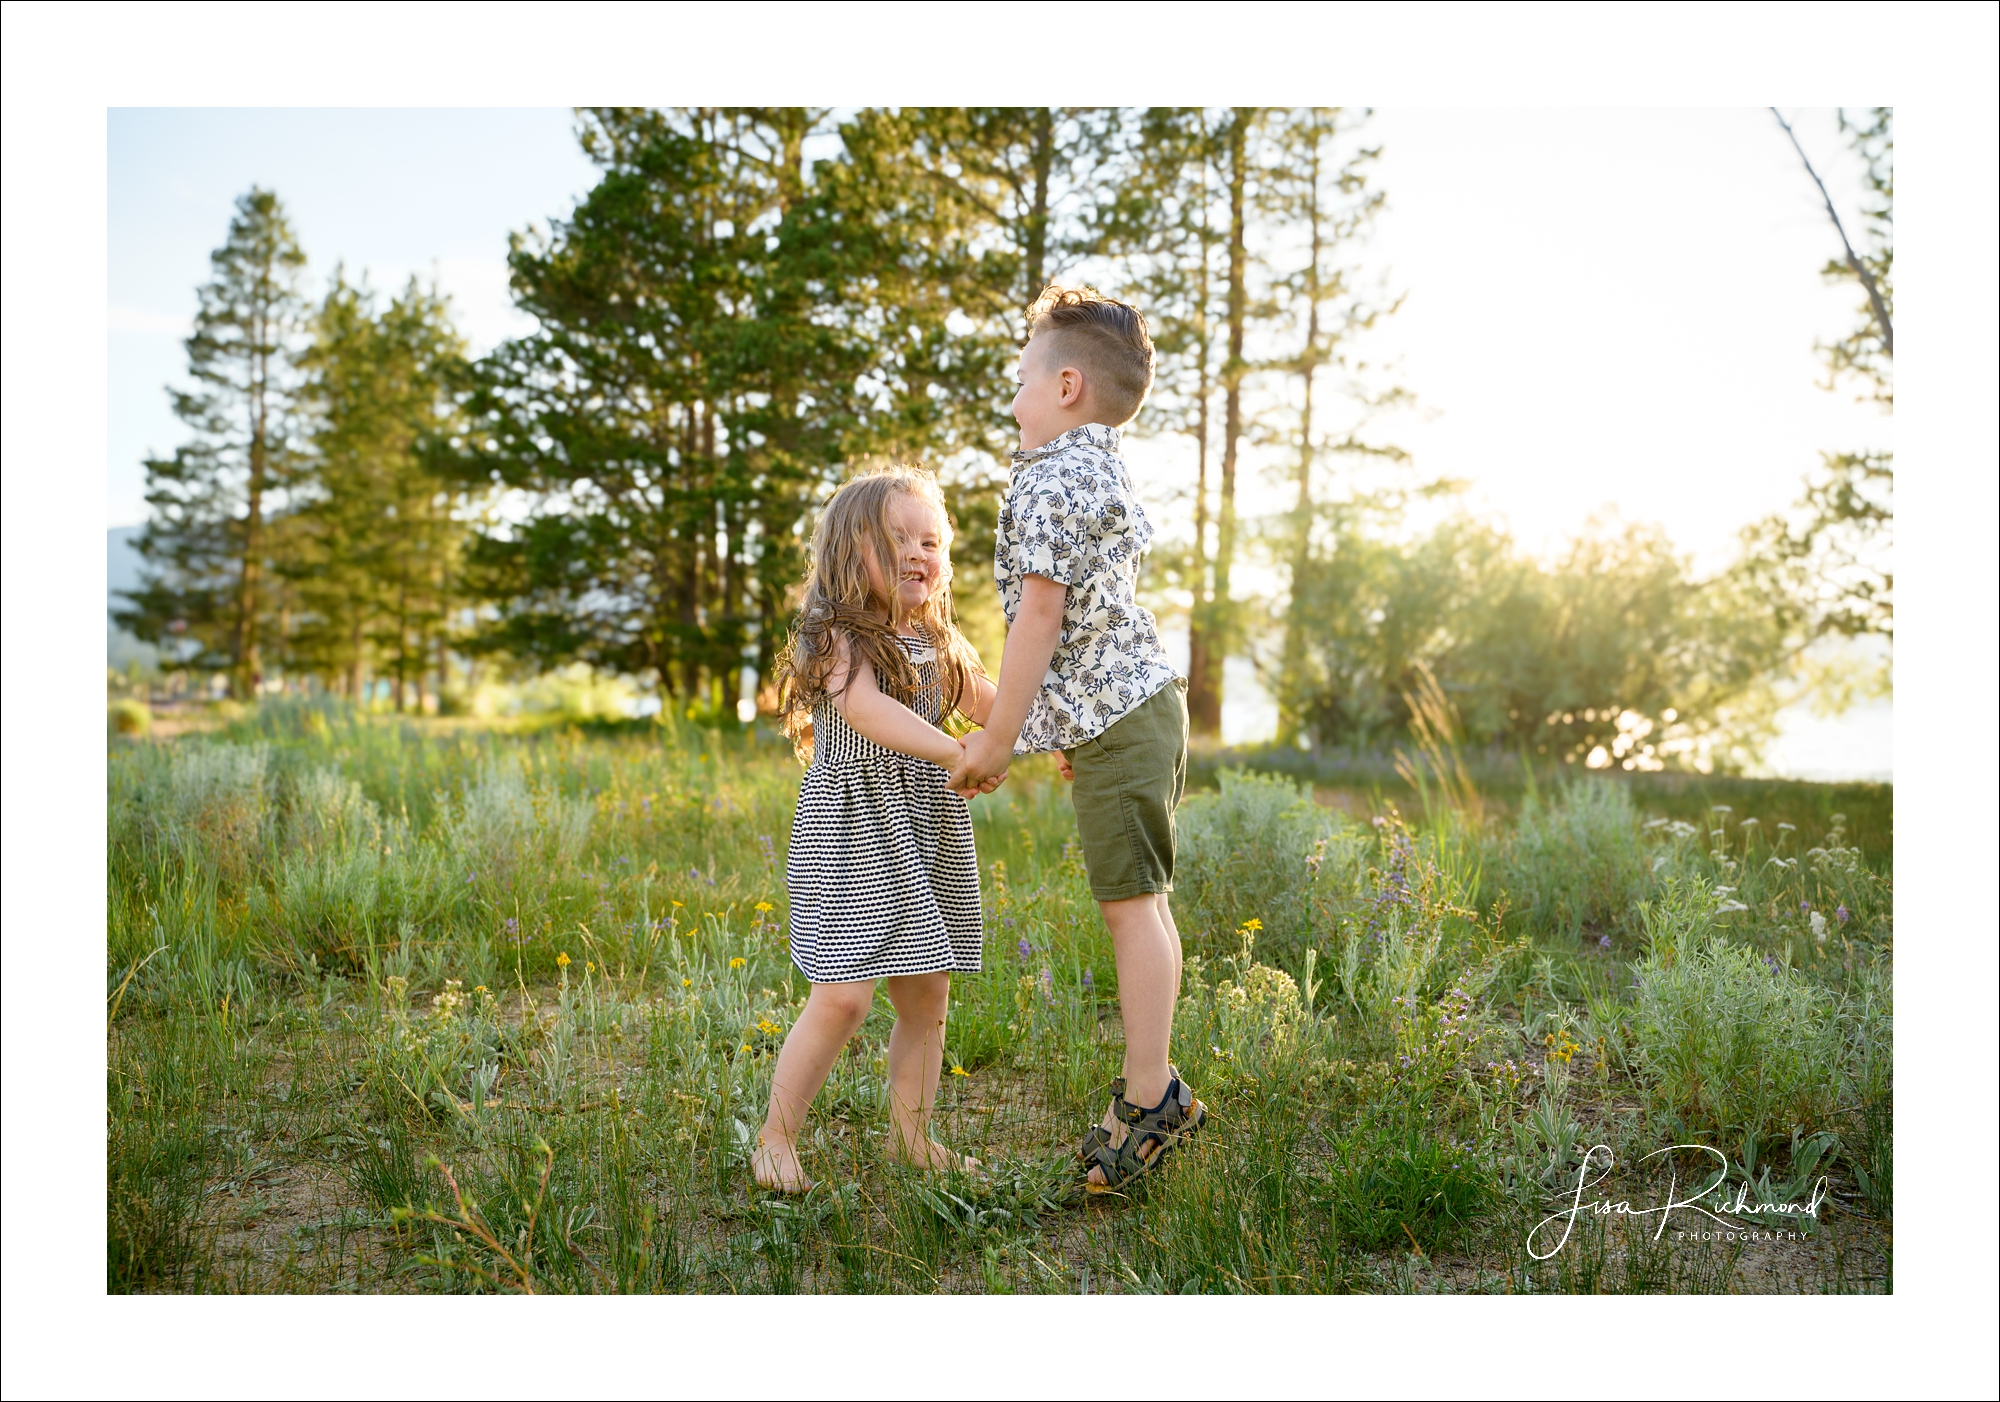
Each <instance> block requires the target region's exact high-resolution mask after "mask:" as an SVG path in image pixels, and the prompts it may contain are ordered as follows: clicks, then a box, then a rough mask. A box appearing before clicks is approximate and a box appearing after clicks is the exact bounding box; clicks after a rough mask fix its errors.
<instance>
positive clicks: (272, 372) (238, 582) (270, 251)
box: [118, 187, 305, 697]
mask: <svg viewBox="0 0 2000 1402" xmlns="http://www.w3.org/2000/svg"><path fill="white" fill-rule="evenodd" d="M210 266H211V268H212V270H213V275H212V276H211V278H210V280H209V281H208V282H207V283H206V284H205V285H203V287H202V288H201V289H200V292H199V296H200V309H199V311H198V312H197V314H196V316H195V327H194V334H193V335H191V336H190V337H188V339H187V342H186V344H187V354H188V374H189V377H190V378H191V379H193V381H194V382H195V388H194V389H193V390H192V391H187V392H184V391H180V390H173V389H170V390H169V391H168V393H169V394H170V395H171V396H172V399H173V406H174V413H175V415H176V416H177V417H178V418H179V419H180V420H181V422H183V423H184V424H186V425H187V426H188V428H189V429H191V430H192V431H193V433H194V438H193V440H192V441H191V442H189V443H186V444H183V445H182V446H181V447H180V448H178V449H177V450H175V452H174V455H173V456H172V457H171V458H154V459H149V460H148V461H147V463H146V477H147V493H146V501H147V503H148V505H150V506H151V507H152V518H151V520H150V521H148V523H147V525H146V529H145V531H144V532H143V533H142V534H141V535H140V537H139V539H138V541H137V549H138V551H139V554H140V555H141V556H142V557H143V559H144V560H145V562H146V565H147V567H148V574H147V577H146V581H145V584H144V587H142V588H141V589H139V590H137V591H134V592H132V593H129V594H126V595H125V596H124V597H125V598H126V600H127V607H125V608H123V609H121V610H119V611H118V620H119V622H120V624H121V625H123V626H124V627H125V628H126V629H127V630H128V631H130V632H131V633H132V634H133V635H134V636H136V637H139V638H141V639H144V640H145V641H147V642H152V643H159V644H163V645H166V646H168V647H173V646H174V645H175V644H181V645H182V646H181V648H180V651H181V653H182V656H183V660H185V661H186V662H187V663H188V664H189V665H192V666H197V667H207V668H217V669H223V670H226V671H227V672H228V673H229V677H230V685H231V690H232V691H233V693H234V694H235V695H236V696H238V697H246V696H250V695H252V694H254V693H255V691H256V689H257V688H258V687H259V686H260V685H261V684H262V682H263V680H264V668H265V661H266V649H267V647H268V646H269V645H271V644H272V643H274V642H276V641H277V640H278V638H277V635H278V634H279V633H280V632H281V626H280V617H281V610H282V608H283V605H284V601H283V599H282V598H281V596H280V591H279V589H277V588H275V587H274V584H275V583H276V582H277V581H275V580H274V577H273V565H274V562H276V561H277V560H279V559H281V558H282V557H283V554H284V549H285V542H284V540H283V539H282V533H275V534H274V532H273V531H272V530H271V524H272V523H271V517H272V516H273V515H274V514H275V513H274V510H273V508H274V507H281V506H282V504H283V499H284V492H285V489H286V488H287V487H288V486H289V485H290V483H291V481H292V478H293V474H294V471H295V468H296V455H295V453H294V444H293V442H292V437H291V435H292V428H293V417H294V409H295V403H294V400H295V395H296V390H297V376H296V373H295V366H294V358H295V355H296V353H297V350H298V339H299V333H300V330H301V327H302V324H303V321H304V318H305V304H304V302H303V300H302V299H301V297H300V294H299V291H298V280H299V276H300V274H301V272H302V271H303V269H304V267H305V255H304V253H302V252H301V251H300V249H299V245H298V241H297V239H296V238H295V237H294V236H293V234H292V230H291V226H290V224H289V222H288V221H287V219H286V217H285V212H284V208H283V206H282V205H281V204H280V203H279V201H278V197H277V196H276V195H275V194H272V193H271V192H270V191H268V190H263V189H259V188H255V187H253V188H252V189H251V190H250V191H249V192H248V193H247V194H245V195H243V196H242V197H241V198H239V199H238V200H237V202H236V215H235V217H234V218H233V219H232V220H231V221H230V224H229V234H228V238H227V239H226V241H225V242H224V243H223V245H222V247H221V248H218V249H217V250H216V251H215V252H214V253H213V254H212V255H210ZM188 644H192V647H189V646H187V645H188Z"/></svg>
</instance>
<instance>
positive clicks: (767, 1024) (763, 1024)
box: [757, 1017, 785, 1037]
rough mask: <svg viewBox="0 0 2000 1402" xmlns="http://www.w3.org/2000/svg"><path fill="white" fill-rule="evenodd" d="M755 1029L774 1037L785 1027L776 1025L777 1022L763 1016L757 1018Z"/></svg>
mask: <svg viewBox="0 0 2000 1402" xmlns="http://www.w3.org/2000/svg"><path fill="white" fill-rule="evenodd" d="M757 1030H758V1031H759V1032H762V1033H763V1034H764V1035H765V1036H766V1037H775V1036H777V1035H778V1034H779V1033H780V1032H782V1031H784V1030H785V1029H784V1028H782V1027H780V1026H778V1024H777V1023H775V1022H773V1021H771V1019H769V1018H768V1017H764V1018H759V1019H757Z"/></svg>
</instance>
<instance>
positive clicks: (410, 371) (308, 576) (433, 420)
mask: <svg viewBox="0 0 2000 1402" xmlns="http://www.w3.org/2000/svg"><path fill="white" fill-rule="evenodd" d="M464 355H465V345H464V342H463V341H462V340H461V339H460V338H459V336H458V334H457V332H456V331H454V330H453V329H452V325H451V317H450V307H449V305H448V303H447V301H446V299H445V298H444V297H443V296H442V295H441V294H440V293H438V292H437V290H436V289H435V288H433V289H431V290H429V291H426V290H425V289H424V288H423V287H422V286H421V285H419V284H418V282H417V281H416V279H414V278H412V279H411V280H410V282H409V284H408V286H407V287H405V288H404V290H403V292H402V293H401V294H400V295H399V296H397V297H395V298H393V299H392V300H391V301H390V302H389V304H388V306H386V307H381V308H379V309H378V307H377V305H376V299H375V293H374V292H373V290H372V289H370V288H368V287H367V286H366V285H365V284H364V285H363V286H360V287H356V286H353V285H352V284H350V283H348V282H347V280H346V278H345V276H344V275H343V274H342V273H341V272H339V271H336V272H335V275H334V280H333V285H332V287H331V288H329V289H328V291H327V294H326V298H325V300H324V301H323V302H322V304H321V305H320V307H319V309H318V312H317V314H316V315H315V317H314V320H313V342H312V345H311V346H310V347H309V348H308V349H307V350H306V352H305V353H304V354H303V355H302V356H301V357H300V365H301V369H302V370H303V372H304V374H305V384H304V387H303V390H302V393H301V399H302V402H303V405H304V407H305V409H306V414H307V423H308V432H307V446H308V448H309V452H310V459H309V461H310V467H311V479H312V490H311V491H310V492H309V493H306V494H305V496H304V500H303V501H302V502H301V503H300V505H299V506H298V508H297V509H296V510H295V511H293V512H292V513H291V515H290V517H289V518H288V520H287V530H288V537H287V539H288V549H287V552H286V554H285V557H284V558H283V559H282V560H281V561H280V562H279V570H280V573H282V574H283V575H284V576H285V577H286V578H287V579H288V580H289V581H290V584H291V587H292V589H293V591H294V596H295V600H296V606H295V609H294V613H293V616H292V617H291V619H290V620H289V621H290V624H291V632H290V633H289V635H288V636H287V637H286V639H285V646H286V660H287V662H288V663H289V665H290V666H291V667H292V668H293V669H294V670H297V671H302V672H308V673H313V674H317V675H319V676H320V677H322V678H327V679H338V681H339V683H340V684H341V686H342V689H343V690H344V691H345V692H346V694H347V695H348V697H349V698H350V699H354V700H358V699H360V697H361V696H362V694H363V686H364V677H365V676H369V675H379V674H387V675H388V676H391V677H393V678H394V680H395V686H394V688H393V690H394V700H395V706H396V709H397V710H401V709H403V706H404V704H405V695H406V687H407V685H408V684H410V683H412V682H414V681H416V680H417V679H418V678H420V677H421V676H422V675H423V673H424V672H425V671H426V669H427V668H428V666H429V665H430V660H431V659H432V657H433V655H434V654H435V652H436V649H437V646H438V645H439V644H440V643H441V642H442V641H443V640H444V639H445V638H446V637H447V636H448V635H449V634H450V633H451V631H452V630H451V629H450V628H449V627H448V626H447V624H448V616H449V615H450V614H451V613H452V612H453V611H454V609H455V608H457V607H459V606H460V605H461V604H462V602H463V596H462V591H461V590H460V587H459V583H458V577H459V573H460V556H461V554H462V552H463V548H464V543H465V538H466V536H467V535H468V533H469V532H470V530H471V528H472V524H473V521H472V517H473V515H474V514H475V513H476V511H477V509H478V506H479V503H478V501H477V500H476V498H475V497H472V496H468V494H467V493H465V492H464V491H463V490H454V485H453V484H452V483H451V482H449V481H447V480H446V479H444V478H442V477H440V476H439V475H438V474H437V472H436V471H435V470H434V469H433V466H432V464H431V463H430V462H429V461H428V460H427V449H430V448H433V447H434V446H435V445H437V444H439V443H441V442H442V441H444V440H447V439H450V438H451V437H453V436H454V435H455V434H457V433H458V432H460V431H461V430H462V428H463V425H462V423H461V422H460V418H459V414H458V411H457V408H456V406H455V404H454V402H453V397H454V394H455V393H456V392H457V391H459V390H460V389H461V388H462V384H463V381H464V378H465V364H464Z"/></svg>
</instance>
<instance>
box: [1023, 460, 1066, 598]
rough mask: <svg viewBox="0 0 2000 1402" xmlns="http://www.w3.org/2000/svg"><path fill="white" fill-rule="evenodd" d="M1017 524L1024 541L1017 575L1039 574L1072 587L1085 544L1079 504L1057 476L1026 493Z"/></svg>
mask: <svg viewBox="0 0 2000 1402" xmlns="http://www.w3.org/2000/svg"><path fill="white" fill-rule="evenodd" d="M1014 524H1015V528H1016V530H1017V532H1018V539H1019V541H1020V545H1019V548H1018V549H1017V550H1016V552H1015V558H1014V568H1015V573H1016V574H1024V575H1025V574H1039V575H1044V576H1046V577H1047V578H1049V579H1053V580H1054V581H1056V583H1058V584H1068V583H1070V582H1071V576H1072V575H1073V574H1074V573H1075V570H1076V560H1077V547H1078V546H1079V545H1080V544H1081V543H1082V534H1081V532H1080V531H1079V530H1078V522H1077V519H1076V501H1075V499H1074V497H1073V496H1072V495H1071V493H1070V491H1069V489H1068V487H1066V486H1065V485H1064V484H1063V482H1062V480H1061V479H1060V478H1058V477H1056V476H1054V475H1053V474H1051V475H1049V476H1047V477H1044V478H1042V479H1041V480H1040V481H1037V482H1035V483H1033V484H1032V485H1030V486H1029V487H1028V489H1027V490H1026V491H1023V492H1022V493H1021V495H1020V497H1019V499H1018V500H1017V502H1016V504H1015V511H1014Z"/></svg>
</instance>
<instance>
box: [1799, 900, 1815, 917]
mask: <svg viewBox="0 0 2000 1402" xmlns="http://www.w3.org/2000/svg"><path fill="white" fill-rule="evenodd" d="M1799 914H1801V915H1810V914H1812V902H1811V901H1800V902H1799Z"/></svg>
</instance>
